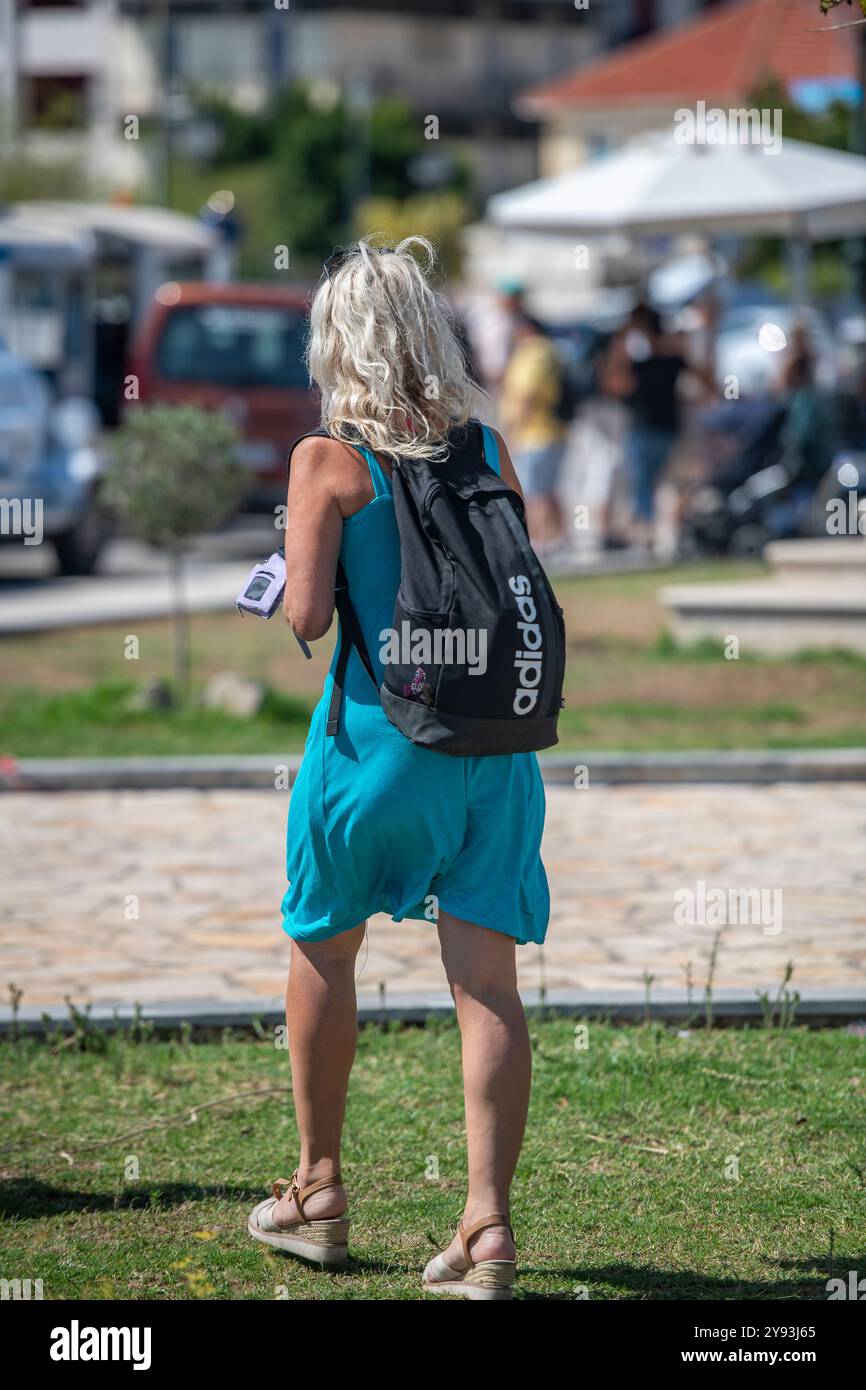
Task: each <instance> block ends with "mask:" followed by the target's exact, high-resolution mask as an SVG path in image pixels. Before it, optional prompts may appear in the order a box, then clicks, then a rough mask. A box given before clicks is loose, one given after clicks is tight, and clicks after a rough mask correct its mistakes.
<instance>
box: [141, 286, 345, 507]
mask: <svg viewBox="0 0 866 1390" xmlns="http://www.w3.org/2000/svg"><path fill="white" fill-rule="evenodd" d="M308 301H309V292H308V291H307V290H305V289H302V288H300V287H294V288H291V287H283V286H279V285H267V284H264V285H255V284H249V285H245V284H222V285H217V284H207V283H204V282H199V281H196V282H193V283H189V284H168V285H164V286H163V287H162V288H161V289H160V290H158V291H157V294H156V297H155V298H154V300H153V303H152V304H151V306H150V308H149V310H148V311H147V312H146V313H145V315H144V317H143V319H142V322H141V325H140V327H139V329H138V331H137V333H136V335H135V338H134V341H133V345H132V350H131V354H130V362H129V371H130V372H131V373H132V374H134V375H135V376H136V377H137V378H138V389H139V400H140V401H141V402H142V403H143V404H147V405H156V404H158V403H159V404H164V405H200V406H202V407H203V408H204V409H205V410H209V411H214V410H219V411H222V412H223V413H225V414H226V415H228V416H230V417H231V418H232V419H233V420H234V421H235V422H236V424H237V426H238V428H239V430H240V432H241V438H242V443H241V456H242V458H243V460H244V462H245V463H246V465H247V467H248V468H249V471H250V490H249V496H248V498H247V499H246V502H245V504H244V505H245V506H246V507H247V508H249V509H252V510H265V511H270V510H272V509H273V508H274V507H275V506H277V505H278V504H280V503H284V502H285V500H286V456H287V454H288V450H289V446H290V444H291V443H292V442H293V441H294V440H295V439H296V438H297V437H298V435H299V434H303V433H304V432H305V430H309V429H315V428H316V426H317V425H318V423H319V400H318V395H317V394H316V393H315V392H314V391H313V390H311V388H310V384H309V379H308V377H307V372H306V368H305V366H304V337H305V334H306V327H307V308H308Z"/></svg>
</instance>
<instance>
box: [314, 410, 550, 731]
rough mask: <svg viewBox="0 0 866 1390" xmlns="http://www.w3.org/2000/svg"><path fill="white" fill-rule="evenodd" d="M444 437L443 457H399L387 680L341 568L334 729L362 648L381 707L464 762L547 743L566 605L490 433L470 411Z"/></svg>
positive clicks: (385, 646)
mask: <svg viewBox="0 0 866 1390" xmlns="http://www.w3.org/2000/svg"><path fill="white" fill-rule="evenodd" d="M310 433H311V434H313V435H320V436H324V437H325V438H328V437H329V436H328V432H327V430H322V429H319V430H313V431H311V432H310ZM308 437H309V436H308V435H303V436H301V438H308ZM296 442H297V443H300V440H298V441H296ZM449 445H450V448H449V453H448V456H447V457H446V458H445V459H443V460H442V461H437V462H428V461H427V460H426V459H420V460H419V459H407V460H405V461H404V460H401V459H396V460H394V463H393V468H392V475H391V482H392V488H393V495H394V512H395V516H396V519H397V526H398V528H399V531H400V566H401V573H400V587H399V590H398V593H397V601H396V604H395V607H394V618H393V621H392V626H391V631H390V633H388V632H386V633H384V634H380V638H381V641H382V646H381V647H380V657H382V661H383V666H384V679H383V681H382V684H381V686H380V685H379V682H378V679H377V676H376V672H375V669H374V667H373V663H372V661H371V660H370V654H369V652H368V650H367V646H366V642H365V640H364V634H363V632H362V630H361V625H360V623H359V621H358V616H357V613H356V612H355V609H354V607H353V605H352V600H351V597H350V595H349V589H348V583H347V580H346V575H345V572H344V570H343V566H342V564H338V567H337V582H336V587H335V606H336V609H337V613H338V615H339V618H340V637H339V643H340V647H339V653H338V657H337V663H336V666H335V669H334V681H333V688H332V696H331V703H330V708H329V711H328V722H327V733H328V734H330V735H332V736H333V735H335V734H336V733H337V730H338V728H339V718H340V707H341V702H342V691H343V682H344V680H345V674H346V665H347V663H348V660H349V652H350V650H351V647H352V646H354V647H355V649H356V651H357V652H358V656H359V657H360V659H361V662H362V664H363V666H364V669H365V670H366V672H367V674H368V675H369V677H370V679H371V681H372V682H373V684H374V686H375V687H376V689H377V691H378V694H379V699H380V700H381V703H382V708H383V710H384V711H385V714H386V715H387V716H388V718H389V720H390V721H391V723H392V724H394V725H395V726H396V728H398V729H399V730H400V732H401V733H402V734H405V736H406V738H408V739H410V740H411V741H412V742H413V743H417V744H419V745H421V746H422V747H424V748H431V749H433V750H434V751H436V752H438V753H448V754H450V755H451V756H453V757H462V758H468V757H483V756H485V755H488V754H491V755H492V754H497V753H530V752H535V751H537V750H538V749H540V748H550V747H552V745H553V744H555V743H556V742H557V741H558V739H557V732H556V724H557V719H558V717H559V711H560V708H561V706H562V704H563V700H562V682H563V676H564V673H565V625H564V622H563V614H562V609H561V608H560V606H559V604H558V603H557V601H556V598H555V596H554V593H553V590H552V588H551V587H550V582H549V580H548V578H547V576H546V574H545V573H544V570H543V569H542V568H541V565H540V563H539V561H538V558H537V556H536V555H535V553H534V551H533V549H532V547H531V545H530V544H529V536H528V533H527V529H526V518H525V514H524V509H523V503H522V501H521V499H520V497H519V496H518V494H517V493H516V492H513V491H512V489H511V488H510V487H509V486H508V485H507V483H505V481H504V480H503V479H502V478H501V477H500V476H499V474H498V473H497V472H496V470H495V469H494V468H492V467H491V466H490V464H489V463H488V461H487V460H488V458H493V459H496V457H497V445H496V440H495V438H494V436H493V434H492V433H491V431H490V430H488V429H487V427H486V426H482V425H481V424H480V423H479V422H478V421H476V420H470V421H469V423H468V425H467V426H466V428H465V429H463V430H460V431H457V432H455V434H453V435H452V436H451V439H450V441H449ZM356 447H359V448H363V447H364V446H363V444H362V443H361V441H359V442H358V445H357V446H356ZM289 457H290V458H291V455H290V456H289ZM386 656H387V658H388V659H387V660H385V659H384V658H385V657H386Z"/></svg>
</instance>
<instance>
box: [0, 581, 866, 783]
mask: <svg viewBox="0 0 866 1390" xmlns="http://www.w3.org/2000/svg"><path fill="white" fill-rule="evenodd" d="M761 572H762V571H761V568H760V566H756V565H754V564H748V563H745V562H744V563H731V562H728V563H725V564H720V563H717V564H704V565H699V566H690V567H687V568H682V569H678V570H676V571H670V572H656V573H651V574H627V575H610V576H605V577H597V578H580V579H568V580H563V581H561V582H560V583H558V584H557V585H556V588H557V592H558V594H559V597H560V600H561V602H562V604H563V607H564V608H565V611H566V626H567V632H568V666H567V670H566V680H565V700H566V705H565V708H564V710H563V712H562V717H561V720H560V747H561V749H563V750H568V751H570V750H575V751H581V752H583V751H592V750H597V749H623V750H628V751H644V750H647V751H651V750H656V749H700V748H755V749H761V748H796V747H816V748H817V747H825V748H831V747H862V746H864V745H866V658H863V657H853V656H850V655H846V654H845V653H844V652H812V653H805V654H804V655H803V656H801V657H798V658H786V659H775V660H762V659H759V658H755V657H747V656H742V657H741V658H740V659H739V660H737V661H729V660H725V657H724V655H723V652H722V651H721V649H720V648H716V647H715V646H713V645H712V644H707V643H703V644H702V645H700V646H699V647H697V648H693V649H689V650H686V651H679V650H677V649H676V648H675V647H674V646H673V644H672V643H671V641H670V639H669V638H668V637H667V635H666V629H665V620H666V615H665V612H664V610H663V609H662V608H661V606H660V605H659V603H658V600H657V592H658V590H659V588H661V586H662V585H663V584H666V583H669V582H672V581H674V580H676V581H677V582H683V583H686V582H692V581H695V580H707V581H711V580H716V579H719V578H727V579H732V578H733V579H736V578H746V577H749V576H750V575H754V574H755V573H758V574H760V573H761ZM192 630H193V650H194V667H195V674H196V678H197V679H198V681H199V683H201V682H202V681H204V680H205V679H206V677H207V676H209V675H211V674H213V673H214V672H216V671H221V670H227V669H228V670H233V671H236V672H240V673H242V674H245V675H250V676H253V677H255V678H257V679H260V680H262V681H263V682H264V683H265V684H266V685H267V686H268V687H269V689H270V691H271V692H272V694H271V696H270V698H269V700H268V702H267V704H266V706H265V709H264V711H263V713H262V715H261V716H260V717H259V718H257V719H255V720H253V721H246V720H240V719H233V718H230V717H229V716H227V715H223V714H219V713H215V712H212V711H202V710H199V709H196V708H194V707H193V708H188V709H186V710H183V711H181V712H176V713H169V714H165V713H144V714H142V713H130V712H129V711H128V710H127V709H126V708H125V701H126V697H127V695H128V693H129V691H130V690H131V689H134V687H135V685H136V683H138V684H141V683H143V682H145V681H149V680H154V679H156V678H158V677H164V676H166V675H168V674H169V673H170V671H171V640H170V628H169V625H168V623H165V622H150V623H134V624H131V625H130V624H126V625H125V626H123V627H120V626H111V627H100V628H90V629H82V630H80V631H63V632H52V633H44V634H34V635H31V636H26V637H14V638H13V637H10V638H5V639H3V640H2V642H0V658H2V667H3V671H4V677H3V680H2V683H0V754H2V753H8V754H12V755H14V756H17V757H35V756H43V757H50V756H60V757H62V756H79V757H84V756H114V757H120V756H124V755H136V754H147V753H153V754H184V753H192V754H195V753H269V754H271V753H273V754H279V753H289V752H299V751H300V750H301V749H302V748H303V744H304V738H305V735H306V729H307V724H308V721H309V714H310V711H311V710H312V708H313V705H314V704H315V702H316V700H317V699H318V697H319V694H320V692H321V689H322V685H323V682H324V678H325V673H326V671H327V669H328V664H329V662H330V658H331V652H332V650H333V641H334V635H333V632H332V633H331V634H329V635H328V637H326V638H325V639H323V640H322V641H321V642H317V643H316V644H315V646H314V653H315V655H314V659H313V660H312V661H309V662H308V661H305V660H304V658H303V657H302V656H301V654H300V652H299V650H298V648H297V646H296V645H295V643H294V642H293V641H292V640H291V636H290V634H289V633H288V631H287V630H286V628H285V626H284V625H283V624H282V623H280V622H279V621H278V620H276V621H273V622H271V623H262V622H259V621H257V620H255V619H252V618H248V619H242V618H241V617H240V616H239V615H238V614H234V613H231V614H225V615H222V614H221V615H204V616H197V617H195V618H194V619H193V624H192ZM130 632H132V633H134V634H135V635H137V636H138V637H139V641H140V651H141V655H140V659H139V660H136V661H128V660H126V659H125V657H124V650H125V638H126V636H127V635H128V634H129V633H130Z"/></svg>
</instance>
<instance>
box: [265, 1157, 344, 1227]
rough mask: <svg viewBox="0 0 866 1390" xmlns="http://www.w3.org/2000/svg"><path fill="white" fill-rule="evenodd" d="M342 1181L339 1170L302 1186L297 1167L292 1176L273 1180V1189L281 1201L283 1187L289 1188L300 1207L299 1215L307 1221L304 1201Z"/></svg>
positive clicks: (291, 1195)
mask: <svg viewBox="0 0 866 1390" xmlns="http://www.w3.org/2000/svg"><path fill="white" fill-rule="evenodd" d="M342 1181H343V1179H342V1177H341V1176H340V1174H339V1173H338V1172H337V1173H334V1174H333V1175H332V1176H331V1177H330V1178H319V1179H318V1181H317V1182H311V1183H308V1184H307V1186H306V1187H301V1185H300V1183H299V1182H298V1170H297V1168H296V1169H295V1171H294V1173H293V1174H292V1176H291V1178H276V1179H275V1180H274V1182H273V1185H272V1188H271V1191H272V1192H273V1194H274V1197H275V1198H276V1200H277V1201H279V1200H280V1198H281V1197H282V1196H283V1191H282V1190H281V1189H283V1188H288V1189H289V1197H290V1199H292V1200H294V1203H295V1206H296V1207H297V1208H298V1215H299V1216H300V1218H301V1220H302V1221H306V1219H307V1218H306V1216H305V1214H304V1202H305V1201H306V1200H307V1198H308V1197H311V1196H312V1195H313V1193H314V1192H320V1191H321V1190H322V1188H324V1187H339V1186H340V1184H341V1183H342Z"/></svg>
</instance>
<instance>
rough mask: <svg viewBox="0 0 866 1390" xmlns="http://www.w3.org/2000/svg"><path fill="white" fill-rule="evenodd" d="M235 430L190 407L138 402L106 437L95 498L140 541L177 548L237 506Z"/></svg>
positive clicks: (241, 479) (242, 477) (239, 483)
mask: <svg viewBox="0 0 866 1390" xmlns="http://www.w3.org/2000/svg"><path fill="white" fill-rule="evenodd" d="M236 443H237V430H236V427H235V426H234V425H233V424H232V422H231V421H230V420H227V419H226V417H225V416H224V415H214V414H212V413H210V412H208V411H206V410H202V409H200V408H199V407H198V406H192V405H184V406H167V405H158V406H141V407H139V408H138V409H136V410H131V411H129V412H128V414H127V416H126V419H125V420H124V423H123V425H122V426H121V427H120V429H119V430H117V431H116V432H115V434H114V435H113V437H112V454H113V461H112V465H111V467H110V469H109V471H108V473H107V475H106V478H105V481H104V483H103V497H104V500H105V502H106V503H107V505H108V506H109V507H110V508H111V510H112V511H113V512H116V513H117V514H118V515H119V516H120V517H121V519H122V520H123V523H124V525H125V526H126V527H127V528H128V529H129V530H130V531H131V532H132V533H133V535H136V536H138V537H139V538H140V539H141V540H144V541H147V542H148V543H149V544H150V545H155V546H159V547H161V548H163V549H178V548H182V547H183V545H184V544H185V542H186V541H187V540H189V539H190V537H192V536H195V535H200V534H201V533H202V532H203V531H209V530H211V529H212V528H213V527H214V526H219V525H220V523H221V522H223V521H225V520H226V519H227V517H229V516H231V514H232V512H233V511H234V510H235V508H236V507H237V505H238V503H239V502H240V500H241V497H242V496H243V491H244V487H245V485H246V481H247V478H246V473H245V471H244V469H243V466H242V465H241V464H240V463H239V461H238V459H237V455H236V447H235V446H236Z"/></svg>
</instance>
